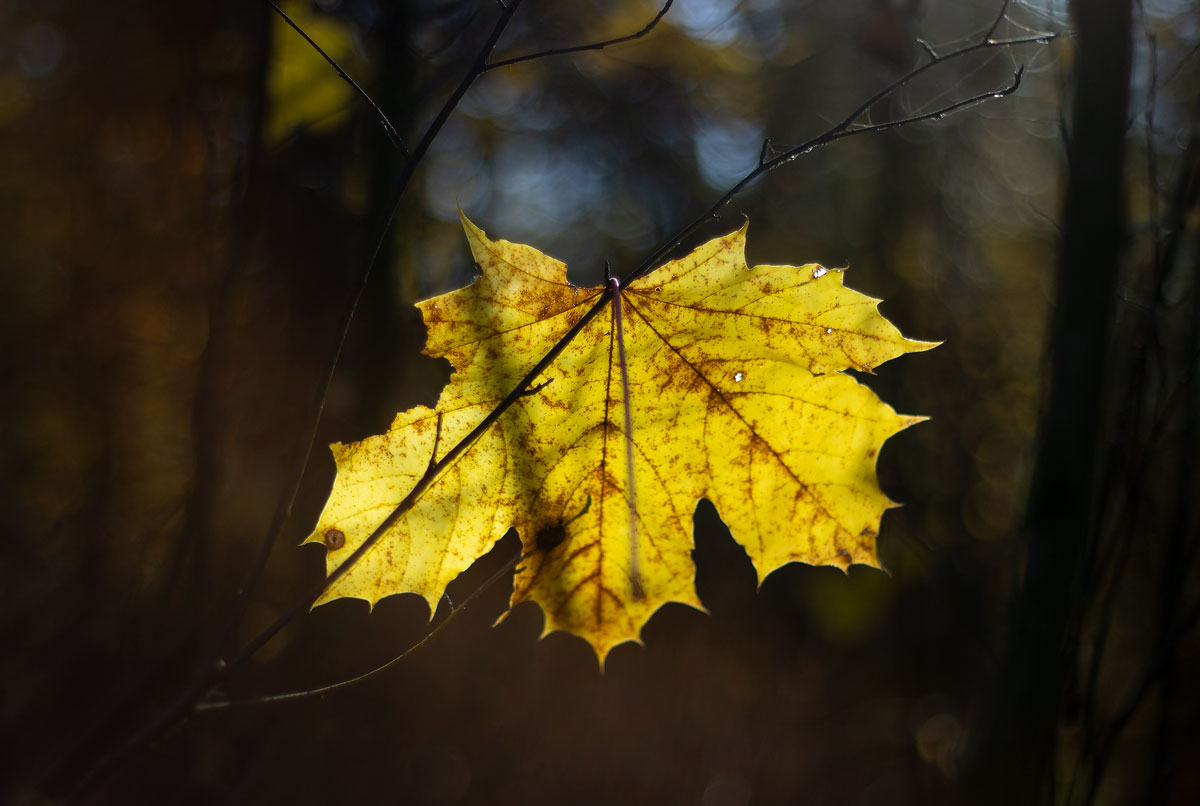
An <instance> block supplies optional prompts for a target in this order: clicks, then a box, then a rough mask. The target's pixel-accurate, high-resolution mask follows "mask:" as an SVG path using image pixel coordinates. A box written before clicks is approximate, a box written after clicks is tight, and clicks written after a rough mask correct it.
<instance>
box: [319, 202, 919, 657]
mask: <svg viewBox="0 0 1200 806" xmlns="http://www.w3.org/2000/svg"><path fill="white" fill-rule="evenodd" d="M463 226H464V228H465V229H466V233H467V238H468V240H469V241H470V245H471V250H472V253H473V254H474V257H475V261H476V263H477V264H478V265H479V267H480V269H481V270H482V275H481V276H480V277H479V278H477V279H476V280H475V281H474V282H473V283H472V284H471V285H470V286H468V287H466V288H464V289H461V290H458V291H454V292H451V293H449V294H445V295H443V296H440V297H435V298H433V299H430V300H427V301H425V302H422V303H419V305H418V307H419V308H420V310H421V313H422V315H423V317H424V319H425V324H426V326H427V328H428V331H429V338H428V342H427V344H426V346H425V352H426V353H427V354H429V355H431V356H437V357H445V358H447V359H449V360H450V362H451V364H452V365H453V366H454V370H455V371H454V374H453V376H452V377H451V379H450V383H449V384H448V385H447V386H446V388H445V390H444V391H443V393H442V395H441V398H440V400H439V401H438V404H437V408H436V409H430V408H427V407H417V408H415V409H412V410H410V411H407V412H404V413H402V414H400V415H399V416H397V418H396V420H395V422H393V424H392V427H391V429H390V430H389V431H388V433H386V434H383V435H381V436H376V437H370V438H367V439H364V440H362V441H361V442H356V443H353V444H350V445H340V444H337V445H334V446H333V454H334V458H335V460H336V462H337V468H338V472H337V478H336V481H335V484H334V488H333V491H332V493H331V494H330V498H329V501H328V503H327V504H326V507H325V510H324V512H323V513H322V514H321V517H320V519H319V521H318V524H317V527H316V529H315V531H314V532H313V534H312V535H311V536H310V537H309V538H308V540H309V541H314V542H323V543H324V544H325V545H326V547H327V548H328V549H329V551H328V555H327V566H328V569H329V571H332V570H333V569H334V568H336V567H337V566H338V565H339V564H340V563H341V562H342V561H343V560H344V559H345V558H346V557H347V556H348V555H349V553H350V552H351V551H353V550H354V549H355V548H356V547H357V546H359V545H361V544H362V542H363V541H364V540H365V539H366V537H367V536H368V535H369V534H370V533H371V532H372V531H373V530H374V529H375V527H376V526H378V525H379V524H380V523H381V522H382V521H383V519H384V518H385V517H387V515H388V514H389V513H390V512H391V511H392V510H393V509H395V507H396V505H397V504H398V503H399V502H400V500H401V499H402V498H403V497H404V496H405V495H406V494H407V493H408V492H409V491H410V490H412V489H413V487H414V485H415V484H416V483H417V482H418V480H419V479H420V478H421V477H422V476H423V475H424V473H425V471H426V469H427V468H428V467H429V465H430V463H431V458H432V457H433V454H434V452H435V447H436V452H437V457H436V458H439V459H440V458H441V457H442V456H444V455H445V454H446V453H447V452H448V451H449V450H450V448H452V447H453V446H454V445H455V444H456V443H457V442H458V441H459V440H461V439H462V437H464V436H465V435H466V434H467V433H469V432H470V431H471V430H472V429H473V428H474V427H475V426H476V425H477V424H478V423H480V422H481V421H482V420H483V418H484V417H485V416H487V414H488V413H489V412H490V411H491V410H492V409H494V408H495V407H496V405H497V404H498V403H499V402H500V401H501V400H502V399H503V398H504V397H505V396H506V395H508V394H509V393H510V392H511V391H512V390H513V389H514V388H515V387H516V385H517V384H518V383H519V382H520V381H521V379H522V378H523V377H524V376H525V375H526V374H527V373H528V372H529V370H530V369H532V368H533V367H534V365H535V364H537V362H538V361H539V360H540V359H541V358H542V356H544V355H545V354H546V353H547V352H548V351H549V350H550V349H551V347H553V345H554V344H555V343H556V342H557V341H558V340H559V339H560V338H561V337H562V336H563V334H565V333H566V332H567V331H568V330H569V329H570V328H571V327H572V326H573V325H575V324H576V323H577V322H578V321H579V320H580V319H581V318H582V316H583V315H584V313H585V312H586V311H587V310H588V309H589V308H590V307H591V306H592V305H593V304H594V303H595V301H596V298H597V297H598V296H599V295H600V294H602V293H603V291H604V289H603V288H592V289H584V288H579V287H576V286H574V285H571V284H570V283H569V282H567V278H566V267H565V266H564V265H563V264H562V263H560V262H559V261H557V260H554V259H553V258H550V257H548V256H546V255H544V254H542V253H541V252H539V251H537V250H536V249H533V248H532V247H529V246H524V245H521V244H514V243H509V242H508V241H493V240H491V239H489V238H488V237H487V236H486V235H485V234H484V232H483V231H482V230H480V229H479V228H477V227H476V226H475V225H474V224H472V223H471V222H470V221H468V220H467V219H466V217H465V216H464V217H463ZM745 240H746V227H745V226H743V227H742V228H741V229H739V230H738V231H736V232H732V233H730V234H728V235H725V236H723V237H720V238H716V239H714V240H712V241H709V242H708V243H706V244H704V245H702V246H700V247H699V248H697V249H696V250H695V251H693V252H692V253H691V254H689V255H687V256H685V257H683V258H680V259H678V260H674V261H671V262H669V263H666V264H664V265H663V266H661V267H659V268H658V269H656V270H655V271H653V272H651V273H649V274H647V275H645V276H644V277H642V278H639V279H637V280H635V281H633V282H632V283H630V284H629V285H628V286H627V287H625V288H622V289H621V290H620V292H619V293H620V294H621V295H622V296H621V303H622V309H623V324H624V327H623V332H624V340H625V350H626V354H627V359H628V372H629V401H630V409H629V415H630V417H629V420H630V421H631V422H632V431H631V432H630V433H627V432H626V427H625V423H626V417H625V408H624V401H625V396H624V394H623V390H622V383H621V372H620V366H619V363H618V354H619V349H618V348H619V345H618V344H617V343H616V332H617V328H616V326H615V322H614V318H613V305H612V304H611V302H610V304H609V306H608V309H607V310H606V311H605V312H602V313H601V314H600V315H599V316H597V317H595V318H594V319H592V320H591V321H590V322H589V323H588V324H587V325H586V326H585V327H584V328H583V330H581V331H580V332H579V334H578V335H577V336H576V337H575V338H574V339H573V340H572V341H571V343H570V344H568V345H567V346H566V348H565V349H564V350H563V351H562V352H561V353H560V355H559V356H558V357H557V358H556V359H555V360H554V362H553V363H552V364H550V366H549V367H548V368H547V369H546V370H545V371H544V372H543V373H542V374H541V375H540V376H539V377H538V379H537V382H536V384H535V385H534V387H532V388H531V390H530V391H529V393H528V394H525V395H523V396H522V397H520V398H519V399H518V400H517V402H516V403H514V404H513V405H512V406H511V407H510V408H509V409H508V410H507V411H505V413H504V414H503V415H502V416H501V417H500V419H499V420H498V421H497V422H496V424H495V425H493V426H492V427H491V428H490V429H489V430H488V431H487V432H485V433H484V435H483V436H481V437H480V438H479V439H478V440H477V441H476V442H475V444H474V445H472V446H471V448H470V449H469V450H467V451H466V452H465V453H463V454H462V455H461V456H460V457H459V458H458V460H457V461H455V462H454V463H453V464H451V465H450V466H448V467H447V468H446V469H445V470H444V471H443V472H442V474H441V475H440V476H439V477H438V479H437V480H436V481H435V482H434V483H433V484H432V485H431V486H430V487H429V489H428V490H426V492H425V493H424V494H423V495H422V496H421V497H420V499H419V500H418V501H417V503H416V505H415V506H414V507H413V508H412V509H411V510H410V511H409V512H408V513H406V514H405V515H404V516H403V517H401V518H400V519H399V520H398V521H397V523H396V524H395V525H394V526H393V527H392V528H391V529H390V530H389V531H388V532H387V533H386V534H385V535H384V536H383V538H382V539H381V540H380V542H379V543H378V544H376V545H375V546H374V547H373V548H372V549H371V550H370V551H369V552H367V553H366V554H365V555H364V556H363V557H362V558H361V559H360V560H359V561H358V562H357V563H356V564H355V565H354V566H352V567H351V568H350V569H349V570H348V571H347V572H346V573H345V574H343V575H342V576H341V577H339V578H338V579H337V580H335V582H334V583H333V584H332V585H331V586H330V587H329V589H328V590H327V591H326V592H325V594H324V595H323V596H322V598H321V599H320V600H318V604H320V603H322V602H326V601H329V600H332V599H335V598H339V597H357V598H361V599H365V600H367V601H368V602H370V603H372V604H373V603H374V602H377V601H378V600H380V599H381V598H383V597H384V596H389V595H392V594H396V593H405V592H415V593H419V594H421V595H422V596H424V597H425V599H426V600H427V601H428V602H429V603H430V606H431V608H432V607H434V606H435V605H436V603H437V601H438V600H439V598H440V597H441V595H442V592H443V591H444V590H445V588H446V585H447V584H449V582H450V581H451V580H453V579H454V578H455V577H456V576H457V575H458V574H459V573H460V572H462V571H463V570H465V569H466V568H467V567H468V566H469V565H470V564H471V563H472V562H474V561H475V560H476V559H477V558H478V557H479V556H481V555H482V554H484V553H485V552H487V551H488V550H489V549H490V548H491V547H492V546H493V545H494V544H495V542H496V541H497V540H499V539H500V537H502V536H503V535H504V533H505V532H506V531H507V530H508V529H509V528H510V527H515V528H516V530H517V532H518V533H519V535H520V536H521V540H522V541H523V543H524V547H525V552H526V556H525V558H524V560H523V562H522V565H521V567H520V568H519V569H518V571H517V575H516V579H515V585H514V591H513V596H512V603H513V604H517V603H519V602H522V601H525V600H533V601H535V602H537V603H538V604H539V605H540V606H541V608H542V611H543V613H544V614H545V632H550V631H552V630H568V631H570V632H572V633H575V634H577V635H580V636H582V637H583V638H585V639H586V640H588V641H589V642H590V643H591V644H592V645H593V647H595V649H596V651H597V653H598V654H599V657H600V658H601V660H603V659H604V658H605V656H606V655H607V653H608V651H609V650H610V649H611V648H612V647H613V646H615V645H617V644H619V643H622V642H624V641H629V640H635V641H636V640H638V635H639V632H640V630H641V627H642V625H643V624H645V622H646V621H647V620H648V619H649V617H650V616H651V615H652V614H653V613H654V611H655V610H657V609H658V608H659V607H661V606H662V605H664V604H665V603H667V602H682V603H684V604H688V605H691V606H693V607H697V608H701V609H702V606H701V604H700V601H699V599H698V597H697V595H696V591H695V585H694V577H695V567H694V565H693V562H692V557H691V551H692V548H693V543H692V537H691V535H692V523H691V521H692V516H693V513H694V510H695V507H696V504H697V503H698V501H699V500H700V499H701V498H708V499H709V500H710V501H712V502H713V504H714V505H715V506H716V509H717V511H718V512H719V513H720V515H721V517H722V519H723V520H724V521H725V523H726V524H728V526H729V529H730V531H731V533H732V534H733V537H734V538H735V539H736V540H737V541H738V542H739V543H741V544H742V545H743V546H744V547H745V549H746V551H747V553H748V554H749V556H750V559H751V560H752V562H753V563H754V567H755V568H756V569H757V572H758V575H759V580H760V581H761V580H762V578H763V577H764V576H765V574H767V573H769V572H770V571H772V570H774V569H776V568H778V567H780V566H782V565H784V564H786V563H789V562H793V561H800V562H805V563H810V564H825V565H837V566H840V567H842V568H848V567H849V566H850V565H851V564H852V563H862V564H866V565H876V566H877V565H878V560H877V558H876V552H875V539H876V535H877V533H878V530H879V522H880V518H881V517H882V514H883V512H884V510H886V509H888V508H889V507H891V506H894V504H893V502H891V501H890V500H889V499H888V498H887V496H885V495H884V494H883V492H882V491H881V490H880V489H879V485H878V482H877V480H876V477H875V461H876V457H877V455H878V451H879V448H880V446H881V445H882V443H883V442H884V440H886V439H887V438H888V437H890V436H891V435H892V434H895V433H896V432H897V431H900V430H902V429H904V428H906V427H908V426H910V425H912V424H914V423H917V422H920V421H921V420H922V419H924V418H922V417H909V416H903V415H898V414H896V413H895V411H894V410H893V409H892V408H891V407H890V406H888V405H887V404H885V403H883V402H882V401H880V400H879V399H878V398H877V397H876V395H875V394H874V392H872V391H871V390H870V389H868V388H867V387H865V386H863V385H861V384H859V383H858V382H857V381H856V380H854V378H852V377H850V376H849V375H846V374H844V373H842V372H841V370H845V369H850V368H853V369H856V370H860V371H867V372H869V371H871V369H872V368H873V367H875V366H878V365H879V364H881V363H883V362H884V361H888V360H890V359H892V358H895V357H896V356H898V355H901V354H903V353H906V352H915V351H920V350H927V349H929V348H931V347H934V346H936V344H935V343H933V342H920V341H912V340H909V339H905V338H904V337H903V336H901V335H900V332H899V331H898V330H897V329H896V328H895V327H894V326H893V325H892V324H891V323H890V322H888V321H887V320H886V319H884V318H883V317H882V316H881V315H880V314H879V312H878V310H877V307H876V306H877V303H878V300H876V299H873V298H871V297H868V296H865V295H863V294H860V293H859V292H857V291H853V290H851V289H848V288H845V287H844V286H843V284H842V278H843V273H842V271H840V270H835V269H826V268H825V267H822V266H819V265H817V264H807V265H804V266H798V267H797V266H756V267H754V268H753V269H751V268H749V267H747V265H746V262H745V257H744V254H745ZM630 443H631V446H632V449H633V462H632V466H633V485H632V488H631V484H630V479H629V472H628V469H627V468H628V465H629V463H628V461H627V453H626V451H627V447H629V445H630ZM634 490H636V498H635V499H634V500H636V507H633V508H631V506H630V504H629V501H630V498H631V497H632V495H631V494H632V493H633V491H634ZM631 510H632V511H631ZM631 516H632V517H631ZM635 518H636V524H634V523H633V520H634V519H635ZM631 526H634V527H635V530H631ZM631 531H632V537H633V539H631ZM634 552H636V553H637V556H636V558H635V556H634ZM635 567H636V568H638V569H639V570H640V575H639V576H640V583H641V585H640V590H639V589H638V588H639V586H638V585H637V582H636V581H635V580H634V579H633V578H632V574H631V571H632V570H633V569H634V568H635Z"/></svg>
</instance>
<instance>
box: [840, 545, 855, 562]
mask: <svg viewBox="0 0 1200 806" xmlns="http://www.w3.org/2000/svg"><path fill="white" fill-rule="evenodd" d="M837 553H838V556H839V557H841V558H842V559H843V560H845V561H846V562H850V561H851V560H852V559H854V558H853V557H851V556H850V552H848V551H846V550H845V549H844V548H842V547H841V546H838V550H837Z"/></svg>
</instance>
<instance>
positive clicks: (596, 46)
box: [484, 0, 675, 70]
mask: <svg viewBox="0 0 1200 806" xmlns="http://www.w3.org/2000/svg"><path fill="white" fill-rule="evenodd" d="M674 2H675V0H667V1H666V2H665V3H663V7H662V8H660V9H659V10H658V13H657V14H655V15H654V19H652V20H650V22H648V23H646V25H645V26H644V27H643V28H642V29H641V30H640V31H638V32H636V33H632V34H626V35H625V36H618V37H616V38H615V39H606V40H604V41H603V42H593V43H591V44H588V45H574V46H572V47H569V48H551V49H550V50H542V51H538V52H537V53H529V54H527V55H525V56H514V57H512V58H511V59H502V60H500V61H498V62H492V63H491V64H488V65H486V66H485V67H484V70H495V69H496V68H498V67H509V66H510V65H514V64H520V63H521V62H529V61H533V60H534V59H544V58H546V57H548V56H563V55H565V54H567V53H582V52H583V51H585V50H603V49H604V48H607V47H609V46H610V45H619V44H621V43H622V42H632V41H633V40H635V39H641V38H642V37H643V36H645V35H646V34H648V33H650V32H651V31H653V30H654V28H655V27H656V26H657V25H658V23H659V22H660V21H661V20H662V18H663V17H665V16H666V14H667V12H668V11H670V10H671V5H672V4H673V3H674Z"/></svg>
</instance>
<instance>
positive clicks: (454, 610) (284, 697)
mask: <svg viewBox="0 0 1200 806" xmlns="http://www.w3.org/2000/svg"><path fill="white" fill-rule="evenodd" d="M526 556H527V555H525V554H522V553H520V552H518V553H517V555H516V556H515V557H513V558H512V559H511V560H509V561H508V562H506V563H505V564H504V565H502V566H501V567H500V568H499V569H498V570H497V571H496V573H494V574H492V575H491V576H490V577H488V578H487V579H486V580H484V582H483V584H481V585H480V586H479V587H477V588H476V589H475V590H473V591H471V593H470V595H469V596H467V598H466V599H464V600H463V601H462V602H460V603H459V604H457V605H455V604H454V602H452V601H451V602H450V607H451V610H450V612H449V613H448V614H447V615H446V617H445V618H444V619H442V620H441V621H440V622H438V624H437V626H436V627H434V628H433V629H431V630H430V631H429V632H427V633H425V635H424V637H422V638H421V640H419V641H417V642H416V643H415V644H413V645H412V646H410V647H409V648H408V649H406V650H404V651H403V652H401V653H400V654H399V655H397V656H396V657H394V658H392V659H391V660H389V661H387V662H386V663H384V664H382V665H380V666H376V667H375V668H374V669H372V670H371V671H369V672H365V673H363V674H360V675H358V676H357V677H352V678H350V679H348V680H341V681H339V682H337V683H331V684H329V685H327V686H321V687H320V688H313V689H307V690H305V691H291V692H287V693H286V694H269V695H266V696H263V697H248V698H246V699H243V700H201V701H200V702H198V703H196V705H195V706H194V707H193V709H192V710H193V711H196V712H201V711H220V710H226V709H230V708H244V707H247V706H253V705H277V704H279V703H283V702H295V701H296V700H307V699H311V698H313V697H323V696H325V695H326V694H332V693H333V692H335V691H340V690H341V689H344V688H349V687H350V686H355V685H358V684H359V683H365V682H366V681H368V680H370V679H371V678H373V677H378V676H379V675H381V674H383V673H384V672H386V671H387V670H388V669H390V668H392V667H393V666H395V665H396V664H397V663H400V662H401V661H403V660H405V659H406V658H408V657H409V656H411V655H412V654H413V653H415V652H417V651H418V650H420V649H421V648H422V647H424V646H425V645H426V644H428V643H429V642H430V641H432V640H433V639H434V638H436V637H437V636H438V634H439V633H441V632H442V630H444V629H446V627H447V626H449V624H450V622H452V621H454V619H455V617H456V616H458V614H459V613H461V612H462V611H464V610H466V609H467V606H468V605H470V604H471V602H473V601H475V600H476V599H477V598H479V597H480V596H481V595H482V594H483V593H484V592H485V591H487V590H488V589H489V588H491V587H492V585H495V584H496V583H497V582H499V581H500V580H501V579H503V578H504V577H505V576H506V575H507V574H509V573H511V572H512V570H513V569H514V568H516V567H517V564H518V563H520V562H521V560H523V559H524V558H525V557H526ZM446 600H447V601H450V597H449V596H448V595H447V596H446Z"/></svg>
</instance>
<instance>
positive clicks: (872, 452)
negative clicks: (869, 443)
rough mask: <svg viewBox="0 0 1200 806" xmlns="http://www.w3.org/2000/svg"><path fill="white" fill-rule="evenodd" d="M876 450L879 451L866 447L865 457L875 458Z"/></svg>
mask: <svg viewBox="0 0 1200 806" xmlns="http://www.w3.org/2000/svg"><path fill="white" fill-rule="evenodd" d="M878 452H879V451H877V450H875V449H874V448H867V458H868V459H874V458H875V454H877V453H878Z"/></svg>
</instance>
